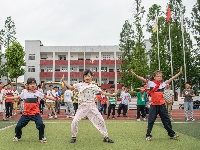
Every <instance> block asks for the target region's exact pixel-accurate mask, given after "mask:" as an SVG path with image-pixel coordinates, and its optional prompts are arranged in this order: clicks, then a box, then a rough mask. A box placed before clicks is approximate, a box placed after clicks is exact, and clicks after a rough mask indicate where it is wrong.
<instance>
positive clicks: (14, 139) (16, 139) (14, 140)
mask: <svg viewBox="0 0 200 150" xmlns="http://www.w3.org/2000/svg"><path fill="white" fill-rule="evenodd" d="M20 140H21V139H18V138H17V137H14V138H13V142H17V141H20Z"/></svg>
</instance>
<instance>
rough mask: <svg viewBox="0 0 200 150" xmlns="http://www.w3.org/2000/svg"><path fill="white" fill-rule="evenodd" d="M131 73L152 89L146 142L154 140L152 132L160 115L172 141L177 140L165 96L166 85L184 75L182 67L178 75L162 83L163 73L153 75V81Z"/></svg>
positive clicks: (158, 72)
mask: <svg viewBox="0 0 200 150" xmlns="http://www.w3.org/2000/svg"><path fill="white" fill-rule="evenodd" d="M131 72H132V74H133V75H134V76H136V77H137V78H138V79H140V80H142V81H144V82H145V83H146V82H148V87H149V88H150V92H149V95H150V96H151V107H150V110H149V117H148V127H147V133H146V140H147V141H151V139H152V135H151V131H152V128H153V125H154V122H155V120H156V117H157V115H158V114H159V115H160V118H161V121H162V123H163V125H164V128H165V129H166V130H167V132H168V135H169V136H170V139H177V138H178V135H176V134H175V132H174V131H173V130H172V125H171V120H170V118H169V115H168V113H167V109H166V107H165V100H164V97H163V94H164V89H165V87H166V85H167V84H169V83H170V82H171V81H172V80H173V79H175V78H177V77H178V76H179V75H180V74H181V73H182V67H180V71H179V73H177V74H176V75H175V76H173V77H171V78H170V79H169V80H167V81H165V82H163V81H162V72H161V71H155V72H154V73H153V76H152V79H151V81H149V80H147V79H144V78H143V77H141V76H138V75H137V74H135V72H134V71H133V70H131Z"/></svg>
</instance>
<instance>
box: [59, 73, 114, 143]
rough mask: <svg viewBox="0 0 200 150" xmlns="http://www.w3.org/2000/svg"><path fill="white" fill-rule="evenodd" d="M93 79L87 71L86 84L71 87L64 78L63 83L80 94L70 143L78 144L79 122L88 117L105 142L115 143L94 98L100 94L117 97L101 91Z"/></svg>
mask: <svg viewBox="0 0 200 150" xmlns="http://www.w3.org/2000/svg"><path fill="white" fill-rule="evenodd" d="M92 78H93V73H92V72H91V71H90V70H85V71H84V73H83V79H84V83H77V84H73V86H71V85H70V84H67V83H66V82H65V81H64V75H63V77H62V81H63V82H64V84H65V85H66V86H67V87H68V88H69V89H77V90H78V92H79V94H78V97H79V103H80V105H79V108H78V110H77V112H76V115H75V117H74V119H73V121H72V124H71V132H72V138H71V140H70V141H69V142H70V143H74V142H76V135H77V133H78V122H79V121H80V120H81V119H82V118H84V117H86V116H87V117H88V119H89V120H90V121H91V122H92V123H93V125H94V126H95V127H96V128H97V129H98V130H99V131H100V132H101V134H103V136H104V139H103V141H104V142H108V143H113V141H112V140H111V139H109V137H108V132H107V129H106V125H105V122H104V119H103V117H102V115H101V114H100V112H99V111H98V109H97V107H96V104H95V102H94V98H95V96H96V94H97V93H99V92H100V93H101V94H104V95H106V96H115V95H114V94H108V93H105V92H103V91H101V89H100V88H99V87H98V86H97V85H95V84H92V83H91V82H92Z"/></svg>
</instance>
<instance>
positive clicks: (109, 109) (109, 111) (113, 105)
mask: <svg viewBox="0 0 200 150" xmlns="http://www.w3.org/2000/svg"><path fill="white" fill-rule="evenodd" d="M115 106H116V105H115V104H110V105H109V106H108V117H110V113H111V110H113V111H112V115H113V116H114V115H115Z"/></svg>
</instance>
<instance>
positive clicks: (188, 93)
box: [183, 82, 195, 121]
mask: <svg viewBox="0 0 200 150" xmlns="http://www.w3.org/2000/svg"><path fill="white" fill-rule="evenodd" d="M185 88H186V89H184V90H183V96H184V97H185V98H184V113H185V121H189V119H188V109H189V110H190V119H191V121H195V119H194V118H193V99H192V97H194V96H195V94H194V90H192V89H191V84H190V83H189V82H187V83H186V84H185Z"/></svg>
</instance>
